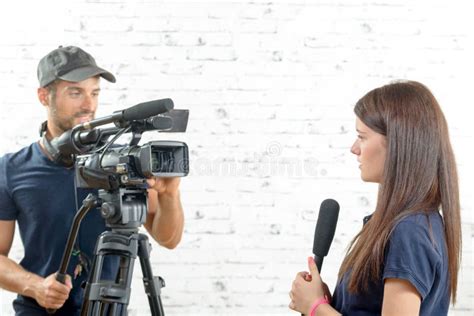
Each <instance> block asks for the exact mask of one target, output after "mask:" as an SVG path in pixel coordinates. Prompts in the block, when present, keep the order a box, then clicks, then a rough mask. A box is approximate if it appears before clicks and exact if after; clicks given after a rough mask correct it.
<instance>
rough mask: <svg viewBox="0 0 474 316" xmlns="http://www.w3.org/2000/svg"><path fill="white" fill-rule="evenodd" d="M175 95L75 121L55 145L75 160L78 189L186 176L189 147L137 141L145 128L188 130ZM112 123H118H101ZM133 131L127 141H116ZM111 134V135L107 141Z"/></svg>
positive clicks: (114, 186) (177, 143)
mask: <svg viewBox="0 0 474 316" xmlns="http://www.w3.org/2000/svg"><path fill="white" fill-rule="evenodd" d="M173 107H174V105H173V101H172V100H171V99H162V100H154V101H149V102H145V103H140V104H137V105H135V106H133V107H131V108H128V109H125V110H122V111H116V112H114V113H113V114H112V115H109V116H106V117H102V118H98V119H94V120H92V121H90V122H86V123H82V124H79V125H76V126H75V127H74V128H72V129H71V130H68V131H66V132H65V133H63V134H62V135H61V136H60V137H58V138H55V139H53V140H52V142H51V144H52V146H53V147H54V148H57V150H58V151H59V152H60V153H61V155H63V156H66V157H74V158H72V159H73V160H74V161H75V164H76V185H77V187H80V188H92V189H104V190H109V191H110V190H116V189H118V188H120V187H123V188H125V187H135V186H137V185H143V184H144V182H145V181H146V178H150V177H152V176H158V177H183V176H186V175H187V174H188V173H189V154H188V147H187V145H186V144H185V143H183V142H178V141H151V142H149V143H146V144H144V145H143V146H139V145H138V142H139V141H140V139H141V135H142V133H144V132H146V131H159V132H185V131H186V127H187V122H188V117H189V111H188V110H173ZM109 123H114V124H115V126H114V127H109V128H102V129H98V128H96V127H97V126H101V125H105V124H109ZM125 133H132V134H131V136H132V137H131V141H130V143H129V144H128V145H126V146H118V145H114V142H115V141H116V140H117V139H118V138H119V137H120V136H121V135H123V134H125ZM109 139H110V140H109Z"/></svg>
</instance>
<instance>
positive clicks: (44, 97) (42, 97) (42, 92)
mask: <svg viewBox="0 0 474 316" xmlns="http://www.w3.org/2000/svg"><path fill="white" fill-rule="evenodd" d="M37 93H38V100H39V101H40V103H41V104H43V105H44V106H49V90H48V89H46V88H38V91H37Z"/></svg>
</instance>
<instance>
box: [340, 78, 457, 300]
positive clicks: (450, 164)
mask: <svg viewBox="0 0 474 316" xmlns="http://www.w3.org/2000/svg"><path fill="white" fill-rule="evenodd" d="M354 112H355V114H356V115H357V117H358V118H359V119H360V120H361V121H362V122H364V124H365V125H367V126H368V127H370V128H371V129H372V130H374V131H375V132H377V133H380V134H382V135H385V136H386V140H387V156H386V160H385V165H384V175H383V180H382V183H380V186H379V191H378V198H377V205H376V208H375V212H374V213H373V216H372V218H371V219H370V221H368V222H367V224H366V225H364V227H363V228H362V230H361V231H360V232H359V233H358V234H357V235H356V237H355V238H354V239H353V240H352V242H351V243H350V245H349V250H348V253H347V256H346V257H345V259H344V261H343V263H342V265H341V268H340V270H339V279H341V278H342V276H343V275H344V274H345V273H346V272H349V273H350V274H349V285H348V288H349V291H350V292H352V293H361V292H364V291H365V290H367V288H368V286H369V283H370V282H372V281H376V280H378V279H379V278H380V277H381V275H382V272H383V271H382V269H383V261H384V250H385V248H386V245H387V242H388V240H389V237H390V233H391V232H392V230H393V228H394V226H395V224H396V222H397V221H399V220H400V219H401V218H403V217H404V216H407V215H409V214H411V213H413V212H417V211H425V212H429V211H430V210H431V211H433V210H434V209H439V210H441V213H442V216H443V220H444V233H445V238H446V246H447V251H448V265H449V278H450V285H449V286H450V289H451V299H452V301H453V303H455V302H456V292H457V278H458V270H459V264H460V260H461V219H460V205H459V188H458V176H457V171H456V163H455V159H454V155H453V151H452V148H451V143H450V141H449V133H448V126H447V123H446V120H445V118H444V115H443V113H442V111H441V109H440V106H439V104H438V102H437V101H436V99H435V97H434V96H433V94H432V93H431V92H430V91H429V90H428V88H427V87H425V86H424V85H422V84H421V83H418V82H414V81H405V82H396V83H392V84H389V85H386V86H383V87H380V88H377V89H374V90H372V91H370V92H368V93H367V94H366V95H365V96H364V97H362V98H361V99H360V100H359V101H358V102H357V104H356V106H355V109H354Z"/></svg>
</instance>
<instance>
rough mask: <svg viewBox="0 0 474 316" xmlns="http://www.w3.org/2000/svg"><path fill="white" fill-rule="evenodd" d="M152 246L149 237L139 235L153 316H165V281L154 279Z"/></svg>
mask: <svg viewBox="0 0 474 316" xmlns="http://www.w3.org/2000/svg"><path fill="white" fill-rule="evenodd" d="M150 251H151V245H150V243H149V242H148V237H147V236H146V235H144V234H138V257H139V258H140V266H141V268H142V273H143V285H144V287H145V293H146V294H147V297H148V303H149V305H150V310H151V315H152V316H164V315H165V312H164V310H163V305H162V303H161V297H160V294H161V288H162V287H164V286H165V281H164V280H163V279H162V278H161V277H153V272H152V269H151V264H150Z"/></svg>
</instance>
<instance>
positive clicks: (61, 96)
mask: <svg viewBox="0 0 474 316" xmlns="http://www.w3.org/2000/svg"><path fill="white" fill-rule="evenodd" d="M99 83H100V79H99V77H92V78H88V79H86V80H84V81H80V82H70V81H62V80H60V81H58V82H57V83H56V85H55V88H53V89H50V90H49V91H48V95H47V104H45V105H47V106H48V127H49V128H50V130H51V132H52V134H53V135H52V136H53V137H56V136H59V135H60V134H62V133H63V132H65V131H67V130H69V129H71V128H72V127H74V126H76V125H77V124H80V123H84V122H88V121H90V120H92V119H93V118H94V117H95V112H96V110H97V103H98V97H99V92H100V85H99ZM40 89H44V88H40ZM43 104H44V103H43Z"/></svg>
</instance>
